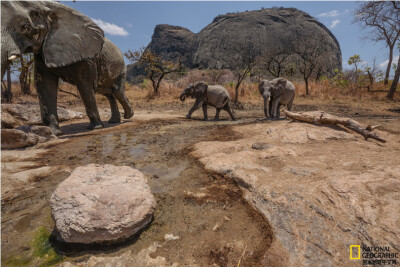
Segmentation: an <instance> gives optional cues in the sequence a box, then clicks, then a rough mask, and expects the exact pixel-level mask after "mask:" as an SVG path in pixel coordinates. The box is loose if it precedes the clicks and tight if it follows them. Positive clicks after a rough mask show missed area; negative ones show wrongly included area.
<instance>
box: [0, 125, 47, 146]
mask: <svg viewBox="0 0 400 267" xmlns="http://www.w3.org/2000/svg"><path fill="white" fill-rule="evenodd" d="M38 141H39V137H38V136H37V135H36V134H33V133H28V134H27V133H24V132H23V131H20V130H16V129H1V149H14V148H22V147H27V146H34V145H36V144H37V143H38Z"/></svg>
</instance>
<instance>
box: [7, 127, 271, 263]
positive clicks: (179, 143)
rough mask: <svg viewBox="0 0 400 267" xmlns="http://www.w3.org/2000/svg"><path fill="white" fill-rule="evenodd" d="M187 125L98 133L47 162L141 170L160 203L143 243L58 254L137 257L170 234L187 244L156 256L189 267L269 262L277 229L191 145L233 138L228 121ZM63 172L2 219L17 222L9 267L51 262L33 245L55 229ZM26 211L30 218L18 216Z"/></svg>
mask: <svg viewBox="0 0 400 267" xmlns="http://www.w3.org/2000/svg"><path fill="white" fill-rule="evenodd" d="M186 122H187V121H174V122H171V121H169V122H167V121H157V122H149V123H146V124H142V125H140V126H137V127H132V128H125V129H123V130H120V131H116V132H114V133H107V134H101V132H100V131H99V132H97V133H96V132H95V133H96V134H95V135H94V136H90V137H80V138H74V140H72V141H71V142H69V143H67V144H60V145H57V146H56V147H54V148H52V150H51V151H50V152H49V153H48V154H47V155H46V157H45V158H42V159H39V161H40V162H41V163H43V164H48V165H56V166H68V167H70V168H71V169H74V168H75V167H77V166H80V165H85V164H89V163H98V164H114V165H127V166H131V167H135V168H138V169H139V170H141V171H142V172H143V173H144V174H145V175H146V176H147V177H148V183H149V185H150V188H151V191H152V193H153V194H154V196H155V198H156V201H157V209H156V211H155V213H154V220H153V222H152V223H151V224H150V226H149V227H148V228H146V229H145V230H144V231H143V232H141V233H140V235H138V236H137V237H135V238H133V239H132V240H129V241H127V242H125V243H124V244H122V245H119V246H118V245H117V246H112V247H101V246H97V247H78V249H76V248H75V249H74V250H73V251H71V250H70V251H63V249H62V248H60V247H59V246H55V249H56V250H57V251H58V253H60V254H68V255H66V256H65V258H64V259H65V260H66V261H81V260H85V259H86V258H88V257H89V256H90V255H93V254H100V255H102V254H104V255H109V256H113V255H120V254H121V253H123V252H124V251H126V250H131V251H133V252H134V253H137V252H139V251H140V250H141V249H144V248H147V247H149V246H150V245H151V244H152V243H154V242H155V241H164V236H165V235H166V234H173V235H174V236H179V237H180V238H179V239H178V240H174V241H169V242H165V243H164V245H163V247H162V248H161V249H158V250H157V251H156V252H155V253H154V255H152V257H156V256H162V257H165V258H166V259H167V260H168V262H170V263H173V262H178V263H180V264H182V265H185V264H186V265H192V264H200V265H212V264H213V263H216V264H218V265H220V266H232V265H235V266H236V265H237V261H238V260H239V258H241V255H242V253H243V251H244V250H245V256H244V258H243V259H242V260H241V264H242V266H254V265H257V264H258V263H259V262H260V261H261V259H262V257H263V255H264V253H265V251H266V250H267V249H268V247H269V246H270V244H271V240H272V232H271V229H270V227H269V224H268V223H267V222H265V221H264V219H263V218H262V216H261V215H259V214H258V213H257V212H255V211H254V210H253V209H252V208H251V207H250V206H249V205H248V204H247V203H246V202H245V201H244V200H243V198H242V193H241V191H240V190H239V189H237V187H236V186H235V185H234V184H232V183H231V182H230V181H227V180H225V179H224V178H223V177H220V176H218V175H213V174H211V173H207V172H206V171H205V170H204V169H203V168H202V166H201V165H200V163H199V162H198V161H196V160H195V159H192V158H190V156H189V151H190V146H191V145H193V144H195V143H197V142H200V141H205V140H209V139H210V138H211V137H212V139H213V140H215V139H218V138H219V137H220V138H221V139H223V140H226V139H229V138H233V137H230V136H229V131H221V127H227V126H224V125H225V124H227V123H226V122H222V123H221V124H218V122H207V123H201V122H199V123H196V122H191V123H190V124H191V127H187V125H186V124H187V123H186ZM185 123H186V124H185ZM219 135H221V136H219ZM62 169H63V167H60V171H59V172H57V173H55V174H54V175H52V176H51V177H46V178H45V179H43V180H42V181H41V182H40V183H38V184H37V187H36V188H35V190H32V192H31V194H32V195H33V196H32V197H31V198H30V200H29V201H28V200H20V201H19V200H16V201H13V202H12V203H3V211H4V212H3V214H2V215H3V218H2V220H5V219H10V220H8V221H7V222H6V223H5V224H3V225H2V236H3V237H2V255H3V257H2V263H3V266H16V265H15V264H14V263H15V262H13V261H12V259H15V258H24V259H28V261H27V264H24V265H27V266H36V265H37V264H39V263H42V262H43V259H40V258H38V257H36V256H34V255H33V252H32V251H33V248H32V246H31V245H30V244H31V240H32V238H33V236H34V234H35V231H36V229H38V227H44V228H46V229H48V230H49V231H51V230H52V229H53V227H54V225H53V222H52V220H51V216H50V209H49V203H48V200H49V198H50V195H51V193H52V192H53V191H54V189H55V187H56V186H57V184H59V183H60V182H61V181H63V180H64V179H65V178H67V177H68V175H69V172H66V171H63V170H62ZM32 203H35V204H32ZM24 211H25V212H27V211H29V214H27V215H22V216H20V217H17V216H19V215H20V214H23V213H24ZM246 251H247V252H246Z"/></svg>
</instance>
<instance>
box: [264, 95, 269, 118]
mask: <svg viewBox="0 0 400 267" xmlns="http://www.w3.org/2000/svg"><path fill="white" fill-rule="evenodd" d="M263 97H264V114H265V117H267V118H269V117H270V115H271V114H269V108H270V107H269V95H265V94H264V95H263Z"/></svg>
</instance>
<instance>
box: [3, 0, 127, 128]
mask: <svg viewBox="0 0 400 267" xmlns="http://www.w3.org/2000/svg"><path fill="white" fill-rule="evenodd" d="M1 8H2V9H1V32H2V36H4V37H5V38H4V41H3V38H2V46H1V55H2V62H1V66H2V77H3V75H4V73H3V69H4V68H3V67H7V65H8V64H9V63H10V61H11V60H13V59H14V58H16V57H17V56H20V55H21V54H22V53H27V52H33V53H34V54H35V85H36V89H37V93H38V98H39V103H40V107H41V116H42V121H43V123H44V124H45V125H48V126H49V127H50V128H51V129H52V131H53V133H54V134H56V135H60V134H62V133H61V130H60V127H59V124H58V115H57V91H58V81H59V79H60V78H61V79H62V80H63V81H66V82H68V83H71V84H73V85H76V86H77V88H78V90H79V93H80V95H81V98H82V101H83V103H84V105H85V108H86V114H87V115H88V117H89V119H90V124H89V126H88V129H98V128H102V127H104V126H103V123H102V122H101V120H100V116H99V112H98V110H97V104H96V99H95V92H98V93H101V94H104V95H105V96H106V97H107V98H108V100H109V102H110V106H111V113H112V115H111V119H110V120H109V122H110V123H118V122H120V121H121V118H120V114H119V111H118V105H117V102H116V99H117V100H118V101H119V102H120V103H121V105H122V107H123V108H124V118H126V119H128V118H131V117H132V116H133V110H132V107H131V105H130V103H129V101H128V99H127V98H126V96H125V87H124V85H125V77H126V66H125V62H124V59H123V55H122V53H121V51H120V50H119V49H118V48H117V47H116V46H115V45H114V44H113V43H112V42H111V41H109V40H108V39H107V38H105V37H104V33H103V31H102V30H101V29H100V28H99V27H98V26H97V25H96V24H95V23H94V22H93V21H92V20H91V19H90V18H88V17H86V16H85V15H83V14H81V13H80V12H78V11H76V10H74V9H72V8H70V7H68V6H66V5H63V4H60V3H57V2H39V1H38V2H28V1H26V2H25V1H21V2H19V1H14V2H6V1H2V2H1ZM3 34H4V35H3ZM3 59H4V61H3Z"/></svg>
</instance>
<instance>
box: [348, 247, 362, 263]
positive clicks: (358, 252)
mask: <svg viewBox="0 0 400 267" xmlns="http://www.w3.org/2000/svg"><path fill="white" fill-rule="evenodd" d="M353 248H357V257H353ZM360 256H361V248H360V245H351V246H350V260H359V259H360Z"/></svg>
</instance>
